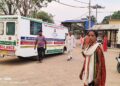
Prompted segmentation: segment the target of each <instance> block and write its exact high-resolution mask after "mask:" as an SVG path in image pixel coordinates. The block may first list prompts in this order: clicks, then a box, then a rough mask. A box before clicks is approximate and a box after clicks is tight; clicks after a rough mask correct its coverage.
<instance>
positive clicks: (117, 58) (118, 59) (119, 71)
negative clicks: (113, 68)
mask: <svg viewBox="0 0 120 86" xmlns="http://www.w3.org/2000/svg"><path fill="white" fill-rule="evenodd" d="M116 60H117V61H118V63H117V71H118V73H120V54H119V56H118V57H116Z"/></svg>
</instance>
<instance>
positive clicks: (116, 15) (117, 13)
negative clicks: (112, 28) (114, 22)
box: [111, 11, 120, 19]
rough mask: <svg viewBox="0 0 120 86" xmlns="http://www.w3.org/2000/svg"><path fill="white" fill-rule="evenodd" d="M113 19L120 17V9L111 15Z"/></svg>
mask: <svg viewBox="0 0 120 86" xmlns="http://www.w3.org/2000/svg"><path fill="white" fill-rule="evenodd" d="M111 19H120V11H117V12H114V14H113V15H112V16H111Z"/></svg>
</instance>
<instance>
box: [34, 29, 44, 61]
mask: <svg viewBox="0 0 120 86" xmlns="http://www.w3.org/2000/svg"><path fill="white" fill-rule="evenodd" d="M36 47H37V53H38V61H39V62H40V63H41V62H42V60H43V58H44V56H45V50H46V40H45V37H44V36H43V35H42V31H39V33H38V36H37V38H36V40H35V46H34V49H36Z"/></svg>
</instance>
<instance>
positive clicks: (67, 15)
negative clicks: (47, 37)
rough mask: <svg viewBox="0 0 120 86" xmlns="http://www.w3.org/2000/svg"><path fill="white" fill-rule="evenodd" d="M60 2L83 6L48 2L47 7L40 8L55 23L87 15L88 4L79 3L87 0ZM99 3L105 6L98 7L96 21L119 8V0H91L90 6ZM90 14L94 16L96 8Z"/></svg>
mask: <svg viewBox="0 0 120 86" xmlns="http://www.w3.org/2000/svg"><path fill="white" fill-rule="evenodd" d="M59 1H60V2H62V3H65V4H68V5H72V6H77V7H85V8H74V7H69V6H65V5H62V4H60V3H57V2H55V1H52V2H51V3H49V4H48V6H47V7H44V8H42V9H41V10H42V11H45V12H48V13H49V14H52V15H53V19H54V21H55V23H56V24H60V23H61V22H62V21H65V20H71V19H81V18H85V17H86V16H88V15H89V10H88V8H87V7H88V4H84V3H80V2H77V1H81V2H86V3H89V0H77V1H75V0H59ZM96 4H98V5H101V6H103V7H105V8H104V9H98V14H97V15H98V17H97V21H98V23H100V22H101V21H102V20H103V18H104V17H105V16H108V15H111V14H113V12H114V11H118V10H120V0H91V6H94V5H96ZM91 15H94V16H96V10H95V9H92V11H91Z"/></svg>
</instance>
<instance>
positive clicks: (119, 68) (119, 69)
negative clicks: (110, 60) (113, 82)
mask: <svg viewBox="0 0 120 86" xmlns="http://www.w3.org/2000/svg"><path fill="white" fill-rule="evenodd" d="M117 71H118V73H120V63H118V64H117Z"/></svg>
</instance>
